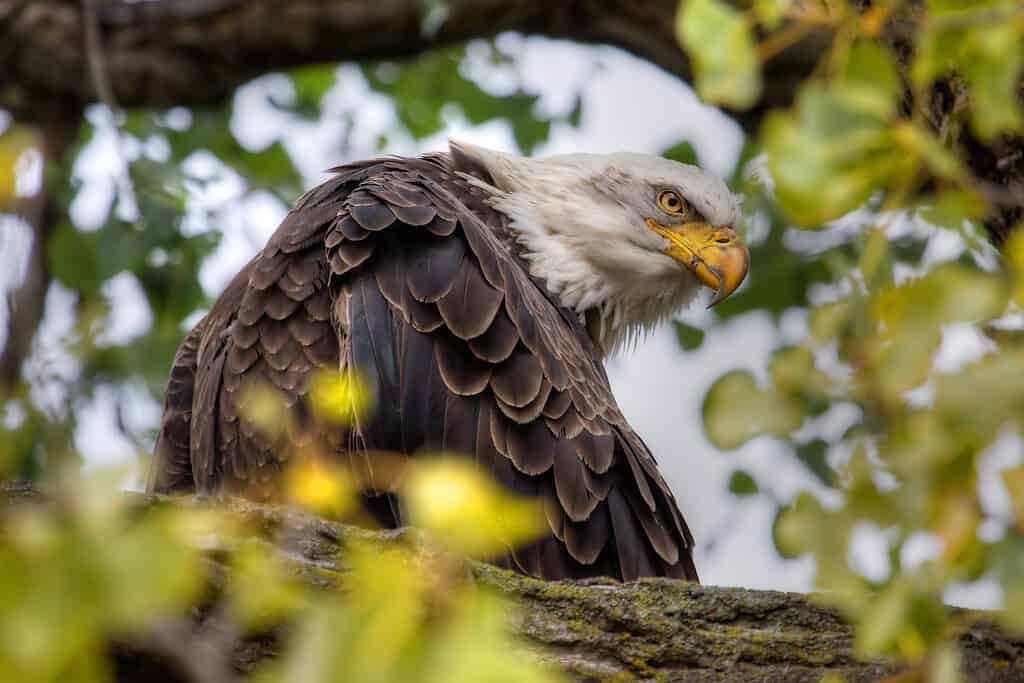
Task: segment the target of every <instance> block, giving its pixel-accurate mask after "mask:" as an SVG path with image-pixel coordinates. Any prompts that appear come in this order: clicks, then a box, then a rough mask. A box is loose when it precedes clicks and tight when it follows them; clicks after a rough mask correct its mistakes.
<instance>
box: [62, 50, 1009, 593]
mask: <svg viewBox="0 0 1024 683" xmlns="http://www.w3.org/2000/svg"><path fill="white" fill-rule="evenodd" d="M501 40H503V41H506V42H507V44H508V45H509V46H511V47H513V48H516V49H521V53H520V54H521V58H520V59H519V60H518V61H519V65H520V67H521V68H520V69H518V70H505V71H501V70H498V71H495V70H494V69H493V68H489V67H487V66H486V65H485V64H484V60H479V63H476V62H474V63H473V64H471V65H470V70H471V73H473V74H474V75H475V76H476V75H480V77H481V78H482V79H483V80H484V82H486V83H487V84H488V85H489V87H494V88H502V87H508V86H509V85H510V84H513V83H514V81H515V79H516V78H520V77H521V78H522V83H523V85H524V86H525V87H526V88H527V89H529V90H533V91H535V92H538V93H540V94H541V95H542V99H541V102H540V105H539V106H540V107H542V108H543V109H545V110H547V111H551V112H564V111H567V110H568V109H569V108H570V107H571V106H572V104H573V98H574V96H575V94H576V92H581V93H582V96H583V99H584V107H583V118H582V124H581V126H580V127H579V128H578V129H573V128H571V127H569V126H556V127H555V128H554V130H553V132H552V135H551V138H550V141H549V142H548V143H547V144H546V145H545V146H544V147H543V148H542V149H541V150H539V151H538V153H539V154H551V153H566V152H611V151H620V150H630V151H638V152H652V153H656V152H659V151H661V150H663V149H664V148H666V147H667V146H668V145H671V144H674V143H676V142H678V141H679V140H680V139H683V138H686V139H688V140H689V141H690V142H691V143H692V144H693V145H694V147H695V148H696V149H697V151H698V153H699V155H700V158H701V161H702V163H703V164H704V165H705V166H706V167H708V168H710V169H711V170H713V171H715V172H717V173H719V174H726V173H728V172H729V170H730V169H731V167H732V164H733V163H734V160H735V158H736V156H737V154H738V152H739V148H740V145H741V142H742V137H741V134H740V132H739V130H738V128H737V127H736V126H735V125H734V124H732V123H731V122H730V121H729V120H728V119H726V118H725V117H724V116H723V115H721V114H720V113H719V112H717V111H716V110H713V109H711V108H708V107H704V106H702V105H700V103H699V102H698V101H697V100H696V98H695V97H694V95H693V94H692V92H691V91H690V90H689V89H688V88H686V87H685V86H684V85H682V84H681V83H680V82H679V81H678V80H676V79H675V78H674V77H671V76H668V75H666V74H664V73H663V72H661V71H660V70H658V69H657V68H655V67H653V66H650V65H649V64H647V63H645V62H642V61H640V60H637V59H635V58H632V57H630V56H628V55H626V54H624V53H622V52H619V51H617V50H614V49H610V48H587V47H581V46H577V45H572V44H569V43H564V42H557V41H549V40H544V39H525V40H524V39H522V38H519V37H515V36H507V37H503V38H502V39H501ZM268 89H269V90H278V91H280V92H281V94H286V93H287V91H288V89H289V83H288V81H287V79H284V78H280V77H276V78H275V77H269V78H264V79H260V80H259V81H257V82H256V83H254V84H252V85H250V86H247V87H246V88H244V89H243V90H242V91H241V92H240V93H239V95H238V98H237V100H236V109H235V120H234V121H233V123H232V127H233V130H234V132H235V134H236V135H237V136H238V137H239V139H240V141H241V142H242V143H243V144H246V145H247V146H252V147H261V146H263V145H266V144H269V143H270V142H272V141H274V140H276V139H278V138H282V139H283V140H284V142H285V144H286V146H287V147H288V149H289V151H290V152H292V154H293V156H294V157H295V159H296V161H297V164H298V166H299V168H300V170H301V171H302V173H303V175H304V178H305V181H306V184H307V185H313V184H315V183H316V182H318V181H319V180H320V179H322V178H323V177H324V176H323V174H322V172H323V169H326V168H328V167H330V166H333V165H336V164H338V163H340V162H343V161H345V160H346V159H345V158H339V151H338V150H339V147H338V145H337V143H338V138H339V135H338V127H337V125H336V122H337V121H339V120H343V118H342V117H344V116H345V115H346V114H351V115H353V118H354V121H355V127H354V129H353V131H352V133H351V137H350V140H349V143H350V146H349V147H348V148H347V156H348V157H350V158H361V157H365V156H371V155H374V154H375V153H376V148H375V145H376V140H377V139H378V136H379V135H380V134H381V133H385V132H386V133H389V140H390V143H389V147H388V148H387V149H386V150H385V152H388V153H398V154H411V153H419V152H423V151H430V150H438V149H442V148H443V147H444V146H445V144H446V140H447V138H448V137H449V136H451V137H457V138H461V139H464V140H467V141H469V142H473V143H477V144H483V145H487V146H490V147H494V148H497V149H503V150H507V151H514V150H515V146H514V144H513V139H512V136H511V134H510V131H509V130H508V127H507V126H506V125H504V124H502V123H493V124H488V125H485V126H481V127H470V126H467V125H466V124H465V123H464V122H463V121H461V120H460V119H459V117H458V116H455V115H453V116H452V117H450V121H449V126H448V128H447V130H445V131H444V132H443V133H442V134H439V135H437V136H434V137H432V138H431V139H429V140H425V141H419V142H416V141H413V140H412V139H409V138H408V137H407V136H406V137H403V136H401V135H399V136H395V135H394V134H393V133H394V127H395V124H396V117H395V113H394V111H393V109H392V107H391V104H390V101H389V100H388V98H386V97H382V96H380V95H377V94H375V93H373V92H372V91H371V90H370V89H369V87H368V86H367V84H366V83H365V81H364V80H363V79H362V76H361V75H360V74H359V72H358V70H356V69H354V68H351V67H347V68H346V67H343V68H342V69H341V70H340V78H339V83H338V85H337V86H336V87H335V88H334V89H333V90H332V91H331V92H330V93H328V95H327V96H326V97H325V100H324V106H323V108H324V116H323V118H322V120H321V121H320V122H318V123H315V124H311V123H299V122H296V121H295V120H293V119H292V118H291V117H289V115H287V114H286V113H283V112H281V111H279V110H276V109H274V108H273V107H271V106H269V105H268V104H267V103H266V92H267V90H268ZM155 151H156V153H159V150H155ZM115 159H116V157H115V156H114V153H113V145H112V144H111V139H110V137H109V136H106V135H99V136H97V139H96V142H95V143H94V144H93V145H91V147H90V148H89V149H87V150H86V152H85V153H84V154H83V158H82V159H81V160H80V163H79V164H78V166H77V168H76V173H77V175H78V176H79V179H80V180H81V181H82V182H83V183H85V190H84V191H83V192H82V193H80V195H79V199H78V200H76V202H75V203H74V205H73V206H72V216H73V218H74V220H75V221H76V223H77V224H78V225H80V226H82V227H84V228H85V229H88V228H89V227H90V226H93V227H95V226H96V225H97V224H98V222H99V221H101V220H102V218H103V215H104V212H105V209H106V207H107V206H108V205H109V203H110V200H111V196H112V192H113V184H112V182H111V169H113V168H115V167H116V160H115ZM190 165H191V166H192V170H194V171H195V172H197V173H215V172H216V170H217V164H216V163H215V162H214V161H213V160H212V159H210V158H206V157H204V156H203V155H195V156H194V158H193V159H191V160H190ZM243 190H244V185H243V184H242V183H241V182H240V181H232V180H228V181H225V182H220V183H216V184H214V185H213V186H212V187H211V188H210V189H209V190H208V191H206V193H205V194H204V195H203V196H202V197H201V199H200V201H201V202H202V203H204V205H206V206H207V207H209V206H218V207H220V208H221V212H220V216H219V218H220V225H221V227H222V230H223V232H224V238H223V241H222V244H221V246H220V247H219V249H218V251H217V253H216V254H215V256H214V257H213V258H211V259H210V261H209V262H208V263H207V264H206V265H205V266H204V268H203V270H202V273H201V278H202V283H203V286H204V287H205V288H206V290H207V291H208V293H209V294H211V295H216V294H217V293H219V291H220V290H221V289H222V288H223V287H224V286H225V285H226V284H227V282H228V280H229V279H230V278H231V277H232V276H233V275H234V273H235V272H237V270H238V269H239V268H240V267H241V266H242V265H243V264H244V263H245V262H246V261H248V260H249V259H250V258H251V257H252V256H253V255H254V254H255V253H256V251H257V250H258V249H259V248H260V247H262V245H263V243H264V241H265V240H266V239H267V237H268V236H269V235H270V234H271V233H272V232H273V230H274V229H275V228H276V226H277V224H278V222H279V221H280V219H281V218H282V217H283V215H284V213H285V211H286V210H287V207H286V206H284V205H283V204H281V203H280V202H278V201H277V200H276V199H274V198H273V197H270V196H268V195H260V194H257V195H255V196H250V197H249V198H248V199H246V200H245V201H237V197H238V196H239V195H240V194H241V193H242V192H243ZM195 224H196V225H197V226H200V225H205V224H204V223H203V222H202V221H198V220H197V221H195ZM196 229H200V228H198V227H197V228H196ZM753 268H755V269H756V268H757V264H756V263H755V264H753ZM110 295H111V296H112V297H114V298H115V299H116V300H117V301H118V303H119V305H118V307H117V309H118V311H119V313H118V316H117V318H116V319H115V320H114V321H113V327H114V331H113V332H112V333H111V335H112V338H114V339H118V338H120V339H127V338H130V337H131V336H132V335H134V334H137V333H138V331H139V330H140V329H145V327H146V326H147V325H148V310H146V307H145V303H144V299H143V298H142V295H141V292H140V291H139V290H138V283H137V281H135V280H134V278H133V277H131V276H130V275H127V274H125V275H124V276H122V277H120V278H116V279H115V281H114V283H113V284H111V286H110ZM55 298H56V299H57V301H54V302H51V303H52V305H53V306H55V307H57V308H59V307H60V306H61V305H67V304H62V303H61V302H60V301H59V299H60V296H59V293H58V296H56V297H55ZM708 315H709V314H708V313H706V312H705V311H704V310H703V305H701V304H699V303H698V304H696V305H695V310H692V311H685V312H681V314H680V317H681V318H682V319H684V320H688V321H690V322H691V323H695V324H701V323H704V322H706V321H707V320H708V318H707V317H706V316H708ZM54 317H59V316H54ZM804 331H805V320H804V317H803V316H802V315H800V314H797V313H793V314H789V315H787V316H784V319H783V324H782V325H781V334H780V332H778V331H776V328H775V326H774V325H773V324H772V323H771V321H770V320H769V318H768V317H767V316H758V315H752V316H747V317H745V318H743V319H741V320H738V321H736V322H734V323H731V324H729V325H719V326H716V327H714V328H712V330H711V332H710V333H709V334H708V336H707V337H706V340H705V342H704V344H703V346H702V347H701V348H700V349H699V350H698V351H696V352H692V353H684V352H682V351H681V350H680V349H679V347H678V346H677V344H676V342H675V339H674V337H673V334H672V332H671V330H670V329H668V328H662V329H659V330H658V331H657V332H655V333H654V334H653V335H651V336H650V337H649V338H648V339H646V340H644V341H642V342H641V343H640V344H639V345H638V347H637V348H636V349H634V350H631V351H627V352H624V353H622V354H620V355H619V356H617V357H615V358H614V359H612V360H611V361H610V362H609V364H608V370H609V376H610V378H611V382H612V387H613V389H614V391H615V395H616V398H617V399H618V401H619V404H620V406H621V408H622V410H623V411H624V413H625V414H626V416H627V417H628V418H629V419H630V421H631V422H632V424H633V426H634V428H635V429H636V430H637V431H638V432H639V433H640V434H641V435H642V436H643V437H644V439H645V440H646V441H647V443H648V444H649V445H650V447H651V449H652V451H653V452H654V454H655V456H656V458H657V459H658V461H659V463H660V464H661V467H662V470H663V472H664V474H665V477H666V478H667V480H668V481H669V483H670V485H671V486H672V489H673V491H674V492H675V494H676V497H677V499H678V501H679V503H680V506H681V507H682V509H683V512H684V514H685V516H686V518H687V520H688V522H689V524H690V527H691V529H692V530H693V533H694V536H695V537H696V538H697V542H698V552H697V567H698V569H699V571H700V574H701V578H702V581H703V582H704V583H708V584H719V585H740V586H747V587H752V588H773V589H779V590H798V591H806V590H810V589H811V587H812V578H813V563H812V561H810V560H798V561H787V560H783V559H781V558H780V557H779V556H778V555H777V553H776V552H775V550H774V547H773V544H772V539H771V522H772V517H773V514H774V512H775V509H776V508H775V503H774V502H773V499H775V500H781V501H788V500H790V499H791V498H792V497H793V496H794V495H795V494H796V492H798V491H799V490H801V489H803V488H812V489H813V488H814V487H815V482H814V480H813V479H812V477H811V476H810V475H809V474H808V473H807V472H806V471H805V469H804V468H803V467H802V466H801V465H800V464H799V463H797V462H796V460H795V459H793V458H791V457H787V456H785V455H784V453H783V451H782V450H781V448H780V447H778V446H777V445H776V444H774V443H772V442H771V441H770V440H768V439H759V440H757V441H755V442H752V443H750V444H747V445H746V446H745V447H743V448H741V449H739V450H738V451H735V452H730V453H722V452H718V451H716V450H715V449H714V448H712V447H711V446H710V445H709V444H708V443H707V442H706V440H705V438H704V436H703V432H702V429H701V423H700V404H701V401H702V399H703V396H704V394H705V392H706V391H707V389H708V387H709V386H710V384H711V382H712V381H713V380H714V379H715V378H717V377H718V376H719V375H720V374H721V373H722V372H724V371H726V370H729V369H732V368H741V367H742V368H748V369H750V370H752V371H754V372H755V373H756V374H763V373H764V368H765V361H766V359H767V357H768V354H769V353H770V352H771V351H772V349H773V348H775V347H776V346H777V345H779V344H780V343H782V341H783V340H787V341H789V342H793V341H796V340H798V339H799V338H800V337H801V336H802V335H803V333H804ZM183 334H184V331H183ZM961 341H962V343H960V342H957V343H955V344H954V347H955V348H956V349H968V351H967V353H971V351H970V349H972V348H974V347H972V344H974V345H975V346H976V345H977V342H976V340H974V339H973V338H972V337H971V335H969V334H968V335H966V336H965V337H964V338H963V339H962V340H961ZM951 353H952V354H953V356H956V357H962V355H963V354H962V353H961V354H960V355H959V356H958V355H957V352H956V351H953V352H951ZM111 404H112V398H111V397H110V396H101V397H100V398H99V400H98V401H97V402H96V403H95V404H94V405H92V406H90V407H89V408H88V409H87V410H86V412H85V425H84V426H83V428H82V429H81V430H80V432H79V434H78V438H77V442H78V446H79V447H80V448H81V450H82V451H83V452H85V454H86V455H87V457H88V458H90V460H91V461H92V462H96V463H110V462H117V461H120V460H130V459H131V458H132V457H133V454H134V452H135V450H134V447H133V446H132V444H131V443H129V442H127V441H126V440H125V439H124V438H123V437H122V436H121V435H120V434H119V433H118V431H117V429H116V427H115V425H114V421H113V417H112V411H111V409H110V406H111ZM132 413H133V414H132V415H131V416H129V417H130V419H132V420H133V421H134V422H135V423H136V424H155V423H156V421H157V420H158V418H159V406H156V405H155V404H153V403H152V402H151V401H148V400H142V399H140V400H139V401H137V402H134V404H133V407H132ZM1016 445H1019V444H1016ZM1014 446H1015V444H1010V445H1009V446H1007V447H1006V448H1004V449H1003V450H1004V451H1012V450H1013V448H1014ZM1000 457H1003V459H1004V460H1006V456H1000ZM736 467H742V468H743V469H746V470H748V471H749V472H751V473H753V474H754V475H755V478H756V479H757V480H758V482H759V483H760V484H761V485H762V489H763V491H762V495H759V496H756V497H753V498H749V499H743V500H741V499H738V498H736V497H734V496H732V495H731V494H730V493H729V492H728V490H727V481H728V477H729V474H730V473H731V471H732V470H733V469H734V468H736ZM994 472H997V470H993V473H994ZM992 477H996V478H997V476H996V474H992ZM819 493H820V491H819ZM922 543H923V546H922V550H921V551H920V552H921V554H922V556H927V554H928V553H929V552H931V550H930V549H929V548H928V547H926V546H927V539H925V540H924V541H922ZM880 544H881V541H880V539H879V537H878V534H876V533H872V532H870V530H865V531H864V533H858V540H857V543H856V545H855V549H854V552H856V553H858V554H860V555H862V557H861V559H859V560H858V562H860V563H861V566H863V568H864V571H865V573H868V574H869V575H870V573H871V572H872V571H877V570H878V566H879V565H878V563H877V558H878V557H880V556H881V555H882V554H883V553H884V545H880ZM872 558H875V559H872ZM873 564H874V566H873ZM951 598H952V599H954V600H955V601H957V602H959V603H963V604H970V605H973V606H978V607H983V606H992V605H994V604H997V603H998V600H999V596H998V592H995V591H994V590H993V589H992V587H991V586H988V587H985V586H983V587H981V588H974V589H972V590H970V591H967V590H965V591H960V592H958V593H955V594H952V595H951Z"/></svg>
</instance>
